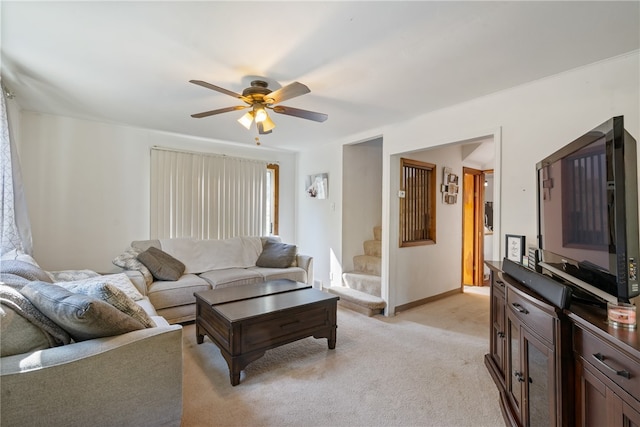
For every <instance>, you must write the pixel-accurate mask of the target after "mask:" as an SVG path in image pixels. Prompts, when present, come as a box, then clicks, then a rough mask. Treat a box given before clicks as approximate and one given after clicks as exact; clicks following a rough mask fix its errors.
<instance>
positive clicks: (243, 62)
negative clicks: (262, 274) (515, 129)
mask: <svg viewBox="0 0 640 427" xmlns="http://www.w3.org/2000/svg"><path fill="white" fill-rule="evenodd" d="M0 4H1V8H2V9H1V20H2V32H1V37H2V38H1V44H2V80H3V83H4V84H5V86H7V88H8V90H10V91H11V92H13V93H14V94H15V99H16V101H17V102H18V103H19V105H20V106H21V107H22V108H23V109H26V110H32V111H37V112H43V113H53V114H58V115H64V116H72V117H79V118H86V119H91V120H99V121H105V122H116V123H122V124H127V125H131V126H136V127H143V128H151V129H158V130H162V131H168V132H175V133H180V134H186V135H193V136H198V137H204V138H211V139H216V140H223V141H230V142H237V143H241V144H249V145H253V144H254V138H255V137H256V136H257V131H256V130H255V127H254V128H253V129H252V130H251V131H248V130H246V129H245V128H243V127H242V126H241V125H240V124H238V123H237V122H236V120H237V119H238V118H239V117H240V116H241V115H242V114H243V113H244V112H243V111H234V112H229V113H225V114H221V115H216V116H211V117H208V118H202V119H194V118H191V117H190V114H193V113H198V112H202V111H207V110H213V109H217V108H222V107H228V106H232V105H240V104H241V103H240V102H239V101H238V100H236V99H234V98H232V97H230V96H227V95H224V94H221V93H218V92H214V91H212V90H208V89H205V88H203V87H200V86H196V85H193V84H191V83H189V82H188V81H189V80H190V79H198V80H205V81H207V82H210V83H213V84H215V85H217V86H221V87H224V88H227V89H229V90H232V91H234V92H242V90H243V89H244V88H245V87H246V86H248V85H249V83H250V81H251V80H252V79H253V76H261V77H264V78H266V79H267V80H268V81H270V82H272V83H274V82H277V83H278V84H279V85H282V86H284V85H286V84H289V83H291V82H293V81H299V82H301V83H304V84H306V85H307V86H308V87H309V88H310V89H311V93H309V94H306V95H303V96H300V97H296V98H293V99H290V100H287V101H285V102H283V104H284V105H287V106H290V107H295V108H301V109H305V110H312V111H318V112H322V113H326V114H328V115H329V119H328V120H327V121H326V122H324V123H316V122H313V121H308V120H303V119H299V118H294V117H288V116H284V115H281V114H271V116H272V119H273V120H274V121H275V123H276V125H277V127H276V128H275V129H274V131H273V133H272V134H270V135H264V136H261V137H260V140H261V143H262V145H263V146H265V147H273V148H282V149H288V150H301V149H305V148H308V147H313V146H317V145H319V144H324V143H328V142H334V141H342V142H348V141H350V138H357V137H359V136H361V135H363V134H367V132H371V136H375V135H377V133H376V129H380V128H381V127H383V126H385V125H388V124H391V123H397V122H400V121H403V120H406V119H409V118H411V117H414V116H416V115H419V114H422V113H425V112H429V111H433V110H437V109H441V108H443V107H447V106H450V105H454V104H457V103H460V102H463V101H465V100H469V99H472V98H476V97H480V96H483V95H487V94H490V93H493V92H497V91H500V90H504V89H507V88H510V87H514V86H517V85H520V84H523V83H527V82H530V81H533V80H537V79H541V78H544V77H547V76H550V75H554V74H557V73H561V72H563V71H565V70H569V69H573V68H576V67H580V66H583V65H586V64H590V63H594V62H597V61H600V60H603V59H605V58H610V57H614V56H618V55H621V54H624V53H627V52H630V51H634V50H638V49H639V48H640V24H639V22H640V8H639V6H640V2H638V1H627V2H612V1H604V2H591V1H587V2H580V1H568V2H550V1H543V2H521V1H511V2H477V1H471V2H456V1H448V2H436V1H411V2H401V1H392V2H378V1H376V2H365V1H357V2H342V1H331V2H308V1H305V2H271V1H258V2H244V1H234V2H216V1H209V2H206V1H200V2H168V1H158V2H135V1H128V2H113V1H105V2H94V1H85V2H57V1H47V2H13V1H6V0H4V1H2V2H1V3H0ZM275 87H277V86H274V87H273V88H274V89H275Z"/></svg>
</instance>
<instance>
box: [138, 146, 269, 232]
mask: <svg viewBox="0 0 640 427" xmlns="http://www.w3.org/2000/svg"><path fill="white" fill-rule="evenodd" d="M269 171H271V172H269ZM273 171H276V172H275V173H274V172H273ZM277 188H278V184H277V167H276V168H275V169H274V168H270V169H268V165H267V162H265V161H257V160H251V159H242V158H234V157H228V156H221V155H213V154H207V153H193V152H183V151H173V150H168V149H162V148H156V147H154V148H153V149H152V150H151V218H150V223H151V231H150V237H151V238H152V239H163V238H175V237H193V238H199V239H226V238H229V237H235V236H263V235H267V234H269V231H270V230H271V229H273V230H274V231H275V230H277V220H276V218H277V206H278V203H277V198H276V197H274V196H273V192H274V191H277Z"/></svg>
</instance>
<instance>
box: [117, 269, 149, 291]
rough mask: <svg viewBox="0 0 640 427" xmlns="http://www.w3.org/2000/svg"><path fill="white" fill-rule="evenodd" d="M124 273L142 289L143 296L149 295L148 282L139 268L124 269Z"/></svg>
mask: <svg viewBox="0 0 640 427" xmlns="http://www.w3.org/2000/svg"><path fill="white" fill-rule="evenodd" d="M122 272H123V273H124V274H126V275H127V276H128V277H129V280H131V283H133V284H134V285H135V287H136V288H137V289H138V290H139V291H140V293H141V294H142V296H147V282H146V281H145V280H144V276H143V275H142V273H140V272H139V271H138V270H123V271H122Z"/></svg>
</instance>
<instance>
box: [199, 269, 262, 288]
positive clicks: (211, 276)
mask: <svg viewBox="0 0 640 427" xmlns="http://www.w3.org/2000/svg"><path fill="white" fill-rule="evenodd" d="M200 277H202V278H203V279H204V280H206V281H207V282H209V284H210V285H211V287H212V288H213V289H215V288H224V287H228V286H238V285H253V284H255V283H261V282H264V279H263V278H262V275H261V274H260V273H258V272H257V271H255V270H254V269H253V268H226V269H224V270H212V271H207V272H206V273H202V274H201V275H200Z"/></svg>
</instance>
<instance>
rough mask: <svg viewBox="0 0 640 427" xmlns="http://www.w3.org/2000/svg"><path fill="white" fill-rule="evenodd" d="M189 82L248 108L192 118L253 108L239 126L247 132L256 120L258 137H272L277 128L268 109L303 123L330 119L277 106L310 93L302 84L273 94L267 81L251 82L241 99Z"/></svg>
mask: <svg viewBox="0 0 640 427" xmlns="http://www.w3.org/2000/svg"><path fill="white" fill-rule="evenodd" d="M189 82H190V83H193V84H196V85H198V86H202V87H206V88H207V89H212V90H215V91H216V92H220V93H224V94H225V95H229V96H233V97H234V98H238V99H240V100H242V101H244V102H245V103H246V104H247V105H236V106H233V107H226V108H220V109H217V110H211V111H205V112H203V113H197V114H192V115H191V117H194V118H196V119H200V118H202V117H209V116H213V115H216V114H221V113H227V112H229V111H236V110H244V109H245V108H251V111H248V112H247V113H246V114H245V115H244V116H242V117H240V119H239V120H238V122H239V123H240V124H241V125H243V126H244V127H246V128H247V129H250V128H251V123H253V121H254V120H255V122H256V127H257V128H258V133H260V134H261V135H264V134H268V133H271V130H272V129H273V128H275V127H276V124H275V123H274V122H273V121H272V120H271V118H270V117H269V115H268V114H267V109H268V110H271V111H273V112H274V113H278V114H285V115H287V116H294V117H299V118H301V119H307V120H313V121H316V122H324V121H325V120H327V118H328V116H327V115H326V114H323V113H316V112H314V111H307V110H301V109H299V108H293V107H286V106H284V105H275V104H279V103H280V102H282V101H286V100H287V99H291V98H295V97H296V96H300V95H304V94H305V93H309V92H311V91H310V90H309V88H308V87H307V86H305V85H303V84H302V83H298V82H293V83H291V84H288V85H286V86H284V87H282V88H280V89H278V90H275V91H271V89H269V88H268V86H269V84H268V83H267V82H265V81H264V80H253V81H252V82H251V86H250V87H248V88H246V89H245V90H243V91H242V95H240V94H239V93H235V92H232V91H230V90H227V89H224V88H221V87H219V86H216V85H212V84H211V83H207V82H204V81H202V80H189Z"/></svg>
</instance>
